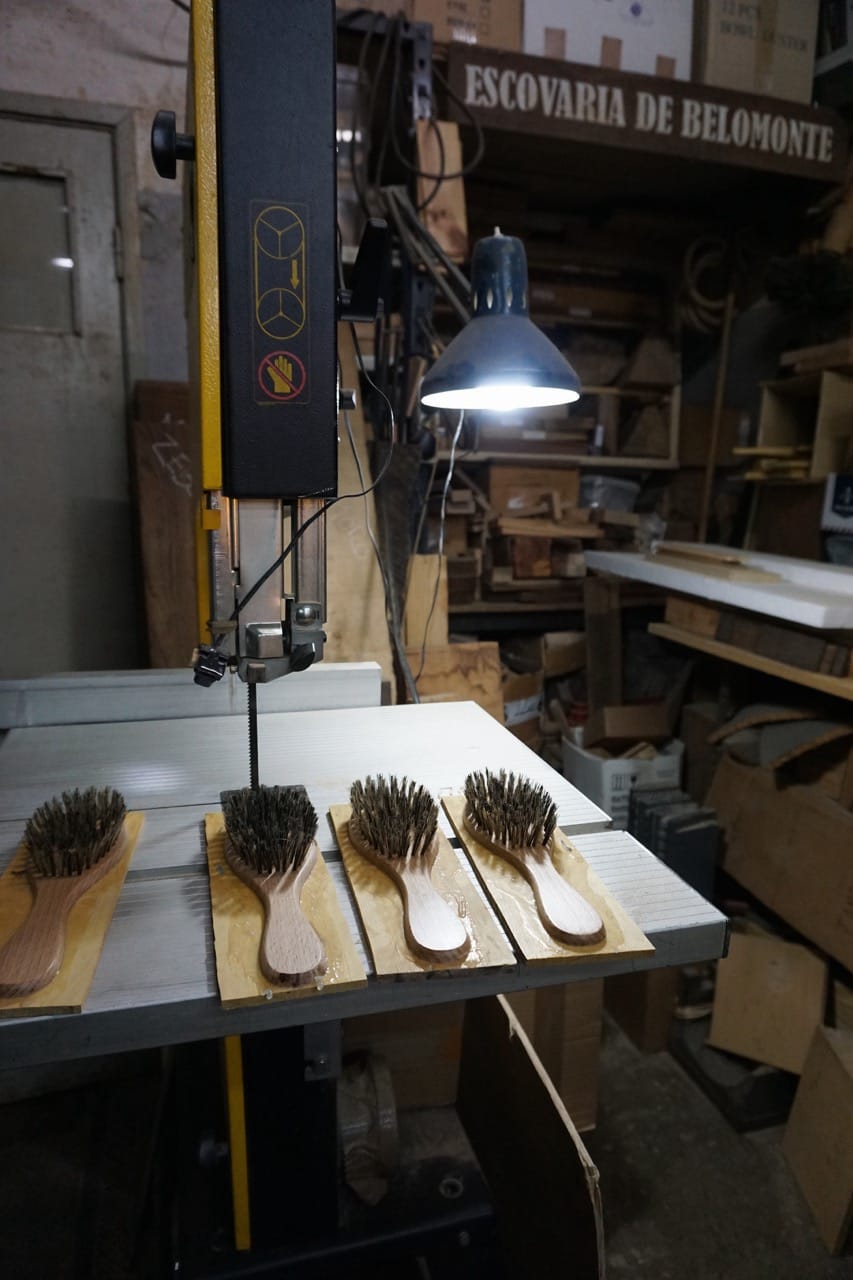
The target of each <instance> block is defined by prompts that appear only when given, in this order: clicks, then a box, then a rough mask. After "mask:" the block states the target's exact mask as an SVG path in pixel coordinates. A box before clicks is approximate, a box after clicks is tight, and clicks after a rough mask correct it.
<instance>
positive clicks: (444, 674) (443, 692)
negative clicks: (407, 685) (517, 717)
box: [406, 640, 504, 724]
mask: <svg viewBox="0 0 853 1280" xmlns="http://www.w3.org/2000/svg"><path fill="white" fill-rule="evenodd" d="M406 655H407V657H408V659H409V663H410V665H411V667H412V672H413V674H414V676H415V677H416V681H415V683H416V684H417V689H418V693H419V694H420V698H421V702H476V703H477V704H478V706H481V707H482V708H483V710H484V711H488V713H489V715H490V716H494V717H495V719H496V720H499V721H500V723H501V724H503V722H504V700H503V693H502V691H501V659H500V653H499V650H498V646H497V643H496V642H495V641H493V640H492V641H486V642H483V643H479V642H478V641H476V640H472V641H466V642H465V643H464V644H448V645H443V646H442V647H441V648H436V649H428V650H427V652H426V654H425V656H424V665H423V669H421V650H420V649H407V650H406Z"/></svg>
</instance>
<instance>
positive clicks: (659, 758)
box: [563, 738, 684, 829]
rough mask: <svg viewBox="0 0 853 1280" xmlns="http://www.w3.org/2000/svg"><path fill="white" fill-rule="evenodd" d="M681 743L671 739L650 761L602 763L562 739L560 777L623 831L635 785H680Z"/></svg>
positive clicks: (594, 756) (565, 739)
mask: <svg viewBox="0 0 853 1280" xmlns="http://www.w3.org/2000/svg"><path fill="white" fill-rule="evenodd" d="M683 757H684V743H683V742H680V741H679V740H678V739H677V738H674V739H673V740H672V742H668V743H667V745H666V746H665V747H662V748H661V750H660V751H659V752H658V754H657V755H656V756H655V757H654V758H653V759H651V760H631V759H628V760H625V759H620V758H619V757H617V758H616V759H614V760H603V759H602V758H601V756H596V755H593V753H592V752H591V751H584V749H583V747H579V746H576V744H575V743H574V742H571V741H570V739H568V738H563V774H564V776H565V777H566V778H568V780H569V782H572V783H574V785H575V786H576V787H577V788H578V790H579V791H582V792H583V794H584V795H585V796H586V798H587V799H588V800H591V801H592V802H593V804H597V805H598V806H599V807H600V808H601V809H603V810H604V811H605V813H608V814H609V815H610V817H611V818H612V819H613V822H614V825H615V826H616V827H618V828H620V829H623V828H624V827H625V826H626V825H627V822H628V801H629V799H630V795H631V792H632V791H633V789H634V787H636V786H649V785H661V786H663V785H666V786H672V787H678V786H680V785H681V764H682V760H683Z"/></svg>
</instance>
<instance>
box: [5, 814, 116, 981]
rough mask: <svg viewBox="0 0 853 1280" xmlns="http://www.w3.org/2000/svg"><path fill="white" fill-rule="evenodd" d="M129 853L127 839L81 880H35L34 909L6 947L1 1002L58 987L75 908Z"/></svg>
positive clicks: (37, 877)
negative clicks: (55, 983)
mask: <svg viewBox="0 0 853 1280" xmlns="http://www.w3.org/2000/svg"><path fill="white" fill-rule="evenodd" d="M124 850H125V840H124V833H123V832H122V833H121V834H120V835H119V838H118V839H117V840H116V842H115V844H114V845H113V847H112V849H110V850H109V852H108V853H106V854H104V856H103V858H101V859H100V861H98V862H96V863H95V865H94V866H93V867H90V868H89V870H88V871H84V872H83V874H82V875H79V876H32V875H31V876H29V877H28V878H29V882H30V886H31V888H32V891H33V905H32V907H31V908H30V914H29V915H28V916H27V918H26V920H24V922H23V923H22V924H21V925H19V926H18V928H17V929H16V930H15V932H14V933H13V934H12V936H11V938H9V940H8V941H7V942H6V943H5V944H4V946H3V947H0V996H3V997H6V996H28V995H30V993H31V992H33V991H40V990H41V988H42V987H46V986H47V984H48V983H49V982H52V981H53V979H54V978H55V977H56V975H57V974H58V973H59V970H60V969H61V967H62V961H63V958H64V956H65V937H66V932H67V928H68V917H69V915H70V914H71V909H72V907H73V906H74V905H75V904H76V903H77V902H79V901H80V899H81V898H82V897H83V894H84V893H86V892H87V891H88V890H89V889H91V888H92V887H93V885H95V884H97V883H98V881H99V880H102V879H103V877H104V876H105V875H106V874H107V873H108V872H109V871H111V870H112V869H113V867H114V866H115V865H116V863H117V862H118V861H119V859H120V858H121V857H122V855H123V853H124Z"/></svg>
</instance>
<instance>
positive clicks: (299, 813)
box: [222, 787, 317, 875]
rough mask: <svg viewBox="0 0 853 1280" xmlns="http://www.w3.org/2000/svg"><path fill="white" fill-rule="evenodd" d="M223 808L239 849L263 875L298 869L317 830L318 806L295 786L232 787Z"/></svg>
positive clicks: (226, 827)
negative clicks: (236, 788)
mask: <svg viewBox="0 0 853 1280" xmlns="http://www.w3.org/2000/svg"><path fill="white" fill-rule="evenodd" d="M222 809H223V813H224V815H225V829H226V831H227V832H228V835H229V837H230V839H231V843H232V845H233V846H234V849H235V851H236V852H237V854H238V856H239V857H240V858H242V860H243V862H245V863H246V865H247V866H248V867H251V868H252V870H253V871H257V872H259V873H260V874H261V875H272V874H273V873H274V872H284V871H297V870H298V869H299V867H301V866H302V863H303V862H304V861H305V858H306V855H307V853H308V850H309V849H310V848H311V841H312V840H313V839H314V836H315V835H316V834H317V814H316V813H315V811H314V806H313V805H312V803H311V801H310V800H309V799H308V797H307V795H306V794H305V792H304V791H302V790H300V789H298V788H295V787H258V789H257V791H250V790H249V789H248V788H247V789H246V790H244V791H232V792H231V794H230V795H229V796H228V797H227V798H226V800H225V802H224V804H223V806H222Z"/></svg>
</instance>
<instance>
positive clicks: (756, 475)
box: [732, 444, 812, 482]
mask: <svg viewBox="0 0 853 1280" xmlns="http://www.w3.org/2000/svg"><path fill="white" fill-rule="evenodd" d="M732 453H733V454H734V455H735V457H736V458H745V459H747V460H748V463H749V470H748V471H747V472H746V473H745V476H744V479H746V480H755V481H759V482H762V481H766V480H786V481H787V480H808V478H809V475H810V473H811V468H812V446H811V445H810V444H791V445H784V444H765V445H762V444H756V445H750V446H745V445H743V446H736V447H735V448H734V449H733V450H732Z"/></svg>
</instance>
